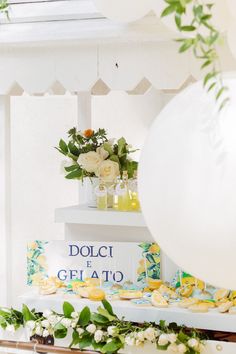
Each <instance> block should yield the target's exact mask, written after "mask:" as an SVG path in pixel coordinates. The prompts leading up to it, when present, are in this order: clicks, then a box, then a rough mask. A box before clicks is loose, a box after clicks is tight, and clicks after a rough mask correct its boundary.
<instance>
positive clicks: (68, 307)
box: [63, 301, 75, 318]
mask: <svg viewBox="0 0 236 354" xmlns="http://www.w3.org/2000/svg"><path fill="white" fill-rule="evenodd" d="M72 312H75V309H74V307H73V306H72V305H71V304H70V303H69V302H67V301H65V302H64V303H63V313H64V316H65V317H66V318H70V317H71V314H72Z"/></svg>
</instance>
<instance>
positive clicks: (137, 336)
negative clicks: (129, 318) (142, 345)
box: [135, 331, 145, 342]
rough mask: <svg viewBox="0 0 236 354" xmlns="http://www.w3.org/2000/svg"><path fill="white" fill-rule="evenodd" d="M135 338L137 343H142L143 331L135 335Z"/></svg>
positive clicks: (143, 338)
mask: <svg viewBox="0 0 236 354" xmlns="http://www.w3.org/2000/svg"><path fill="white" fill-rule="evenodd" d="M135 337H136V339H138V341H140V342H144V341H145V334H144V331H140V332H138V333H136V336H135Z"/></svg>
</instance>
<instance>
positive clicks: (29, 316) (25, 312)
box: [22, 304, 36, 322]
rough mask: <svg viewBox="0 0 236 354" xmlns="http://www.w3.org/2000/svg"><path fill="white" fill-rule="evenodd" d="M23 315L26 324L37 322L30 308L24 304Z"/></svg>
mask: <svg viewBox="0 0 236 354" xmlns="http://www.w3.org/2000/svg"><path fill="white" fill-rule="evenodd" d="M22 315H23V318H24V321H25V322H27V321H35V320H36V317H35V316H34V314H33V313H32V312H31V311H30V310H29V308H28V306H26V305H25V304H23V306H22Z"/></svg>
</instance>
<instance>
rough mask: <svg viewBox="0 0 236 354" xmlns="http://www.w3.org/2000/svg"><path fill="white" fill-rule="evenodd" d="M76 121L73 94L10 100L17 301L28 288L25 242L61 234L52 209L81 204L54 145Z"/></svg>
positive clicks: (14, 284)
mask: <svg viewBox="0 0 236 354" xmlns="http://www.w3.org/2000/svg"><path fill="white" fill-rule="evenodd" d="M76 122H77V107H76V99H75V98H74V97H63V96H60V97H59V96H58V97H48V98H43V97H42V98H41V97H17V98H13V99H12V104H11V183H12V184H11V235H12V236H11V237H12V246H11V251H12V262H11V266H12V289H11V292H12V294H14V296H13V300H14V299H15V298H16V297H17V295H18V294H20V293H22V292H24V291H25V290H26V286H25V284H26V242H27V240H33V239H48V240H50V239H62V238H63V231H64V228H63V225H61V224H55V223H54V209H55V208H56V207H59V206H66V205H68V204H76V203H77V194H78V193H77V183H76V181H67V180H65V179H64V177H63V175H62V174H61V172H60V162H61V161H62V160H63V156H62V155H59V153H58V152H57V151H56V150H55V149H54V146H56V145H57V143H58V141H59V139H60V137H64V138H65V137H66V134H65V132H67V131H68V129H69V128H71V126H75V125H76Z"/></svg>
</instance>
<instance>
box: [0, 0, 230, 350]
mask: <svg viewBox="0 0 236 354" xmlns="http://www.w3.org/2000/svg"><path fill="white" fill-rule="evenodd" d="M12 3H14V4H12V7H11V11H10V17H11V22H10V23H8V22H7V20H6V19H4V18H2V25H1V30H0V77H1V80H0V151H1V152H2V153H3V157H2V156H1V158H0V170H1V174H0V211H1V212H0V241H1V245H2V246H1V248H0V275H1V282H2V288H3V289H4V291H2V290H1V294H0V300H1V304H3V305H4V304H6V303H7V295H8V294H7V291H8V288H7V284H8V279H7V277H8V272H7V268H8V256H7V255H8V252H6V250H7V249H8V248H9V247H10V241H9V237H8V236H9V220H8V218H9V215H8V211H7V210H8V209H7V208H5V206H6V205H7V203H8V176H9V173H10V171H9V169H10V167H9V163H8V160H7V156H8V153H9V151H8V150H9V121H10V108H9V107H10V97H11V96H14V95H21V94H22V93H23V92H27V93H28V94H32V95H42V94H44V93H45V92H49V91H50V92H51V93H54V94H64V93H65V91H70V92H71V93H73V94H75V95H77V97H78V112H79V114H78V122H79V125H80V127H81V128H82V129H83V128H87V127H89V126H91V101H90V100H91V94H94V93H99V94H106V93H107V92H109V91H110V90H125V91H128V92H129V93H130V94H142V93H145V92H146V91H147V90H148V88H149V87H150V86H154V87H155V88H157V89H158V90H160V91H161V92H162V93H163V95H173V94H176V93H178V92H179V91H180V90H181V89H182V88H183V87H185V86H187V85H188V84H189V83H191V82H193V81H194V80H196V79H198V78H200V75H201V74H200V70H199V67H198V63H196V62H195V60H194V59H193V58H192V57H191V56H190V55H189V54H185V55H179V54H178V52H177V45H176V43H174V42H173V41H172V33H171V32H170V31H168V30H167V29H166V28H165V27H164V25H162V24H161V23H160V22H159V21H158V20H157V18H156V17H155V16H154V15H152V14H150V15H148V16H147V17H145V18H144V19H142V20H140V21H138V22H136V23H134V24H129V25H120V24H117V23H113V22H112V21H110V20H107V19H105V18H103V17H102V16H101V15H100V14H98V13H97V11H96V9H95V7H94V5H93V2H92V1H90V0H64V1H37V0H34V1H32V0H31V1H12ZM15 3H16V4H15ZM19 3H21V4H19ZM220 51H221V57H222V66H223V68H224V69H225V70H233V69H235V68H236V62H235V60H234V59H233V57H232V56H231V54H230V52H229V50H228V48H227V46H225V47H222V48H221V49H220ZM134 62H135V65H133V63H134ZM114 124H115V122H114ZM79 192H80V193H79V201H80V205H79V206H72V207H67V208H62V209H57V210H56V213H55V221H56V222H61V223H64V224H65V240H91V241H97V240H101V239H102V240H103V241H123V242H127V241H129V242H132V241H133V242H137V241H151V240H152V237H151V234H150V233H149V231H148V229H147V227H146V225H145V222H144V219H143V217H142V214H141V213H126V212H122V213H119V212H114V211H107V212H101V211H97V210H94V209H91V208H88V207H87V206H86V193H84V192H83V189H82V188H80V191H79ZM162 267H163V277H164V278H165V279H169V278H170V277H171V276H172V275H173V273H174V271H175V269H176V266H175V265H174V264H173V263H172V262H171V261H170V260H169V259H168V257H166V256H165V255H163V256H162ZM19 301H20V302H24V303H26V304H28V305H29V306H30V307H36V308H37V309H38V310H41V309H45V308H48V307H52V308H54V309H55V310H56V309H59V308H61V303H62V301H63V299H62V298H60V296H57V295H55V296H50V297H47V296H44V297H41V296H39V295H35V294H34V293H29V294H26V295H24V296H22V297H21V298H20V299H19ZM70 301H71V302H72V303H73V304H74V305H75V306H76V307H77V308H78V309H79V308H81V307H83V306H84V305H85V304H87V301H86V300H79V301H76V300H70ZM89 305H90V306H91V307H94V304H91V303H89ZM114 309H115V311H116V312H117V314H118V315H120V316H125V317H126V319H127V320H132V321H138V322H140V321H142V320H143V319H145V320H146V321H157V320H160V319H163V320H167V321H171V322H172V321H175V322H177V323H178V324H185V325H187V326H190V327H197V328H203V329H210V330H218V331H219V330H220V331H229V332H236V319H235V318H234V316H230V315H221V314H218V313H216V312H214V311H213V312H211V313H208V314H190V313H188V312H186V311H184V310H180V309H176V308H171V307H170V308H168V309H153V308H152V309H148V308H147V309H145V308H137V307H134V306H133V305H130V304H127V303H122V302H119V301H118V302H116V303H115V304H114ZM136 350H137V351H138V349H134V351H136ZM139 351H140V350H139ZM147 352H148V353H150V354H151V353H152V352H153V353H154V352H156V349H155V351H154V349H153V348H152V347H150V350H149V349H148V350H147ZM218 352H222V353H224V354H234V353H235V352H236V343H224V342H210V341H209V343H208V345H207V349H206V353H218ZM132 353H133V351H132Z"/></svg>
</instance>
